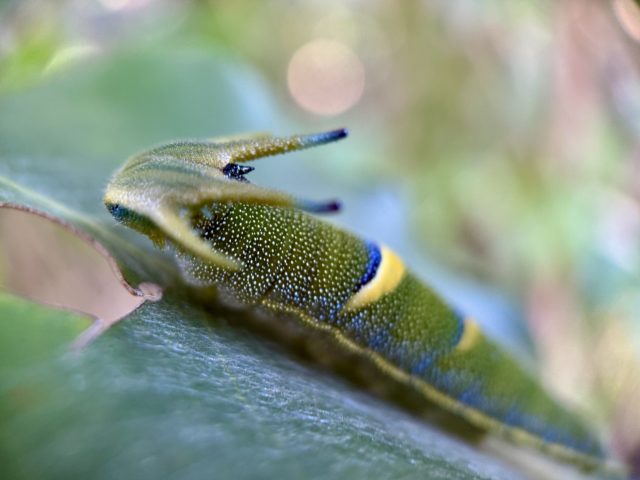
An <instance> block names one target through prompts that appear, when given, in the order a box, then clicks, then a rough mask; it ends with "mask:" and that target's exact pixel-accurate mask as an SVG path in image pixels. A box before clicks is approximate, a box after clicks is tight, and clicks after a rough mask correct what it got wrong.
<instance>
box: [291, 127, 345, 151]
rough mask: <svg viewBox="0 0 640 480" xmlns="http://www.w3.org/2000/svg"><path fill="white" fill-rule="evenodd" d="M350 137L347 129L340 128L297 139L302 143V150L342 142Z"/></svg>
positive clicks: (301, 136)
mask: <svg viewBox="0 0 640 480" xmlns="http://www.w3.org/2000/svg"><path fill="white" fill-rule="evenodd" d="M348 135H349V130H347V129H346V128H338V129H336V130H330V131H328V132H320V133H311V134H309V135H300V136H297V137H296V138H297V139H298V142H299V143H300V148H309V147H315V146H316V145H324V144H325V143H331V142H335V141H337V140H341V139H343V138H345V137H347V136H348Z"/></svg>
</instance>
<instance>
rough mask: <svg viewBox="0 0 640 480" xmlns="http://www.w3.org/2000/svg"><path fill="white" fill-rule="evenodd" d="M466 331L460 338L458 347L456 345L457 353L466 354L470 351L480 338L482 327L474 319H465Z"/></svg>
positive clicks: (463, 331)
mask: <svg viewBox="0 0 640 480" xmlns="http://www.w3.org/2000/svg"><path fill="white" fill-rule="evenodd" d="M463 328H464V330H462V337H460V341H459V342H458V345H456V348H455V351H456V352H466V351H467V350H470V349H471V348H472V347H473V346H474V345H475V344H476V343H477V341H478V339H479V338H480V333H481V332H480V327H479V326H478V324H477V323H476V322H475V320H473V319H472V318H469V317H467V318H465V319H464V326H463Z"/></svg>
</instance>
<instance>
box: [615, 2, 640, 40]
mask: <svg viewBox="0 0 640 480" xmlns="http://www.w3.org/2000/svg"><path fill="white" fill-rule="evenodd" d="M613 11H614V12H615V14H616V18H617V19H618V22H620V25H621V26H622V28H623V29H624V31H625V32H627V34H628V35H629V36H630V37H631V38H633V39H634V40H636V41H637V42H640V5H639V4H638V3H636V2H635V1H634V0H614V1H613Z"/></svg>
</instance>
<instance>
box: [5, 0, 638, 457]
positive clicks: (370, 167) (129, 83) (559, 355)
mask: <svg viewBox="0 0 640 480" xmlns="http://www.w3.org/2000/svg"><path fill="white" fill-rule="evenodd" d="M316 39H329V40H332V41H334V42H339V43H340V44H342V45H344V46H346V47H347V48H349V49H350V50H351V51H352V52H354V53H355V55H356V56H357V58H358V59H359V61H360V62H361V64H362V66H363V68H364V72H365V88H364V91H363V93H362V96H361V97H359V99H358V101H357V102H356V103H355V104H353V105H350V106H346V107H345V109H344V111H343V112H342V113H340V114H336V115H333V116H330V117H322V116H319V115H316V114H314V113H313V112H311V111H309V110H307V109H305V108H303V106H302V105H303V104H302V103H300V99H298V98H296V97H295V96H294V95H292V88H291V84H290V82H291V80H290V78H289V75H288V73H289V69H290V68H291V65H290V63H289V62H290V60H291V58H292V56H293V55H294V54H295V52H296V51H298V49H300V48H301V47H302V46H304V45H307V44H308V43H309V42H311V41H314V40H316ZM639 42H640V9H638V7H637V2H634V1H633V0H611V1H610V2H603V1H600V0H586V1H585V0H562V1H553V0H545V1H540V2H529V1H524V0H522V1H520V0H516V1H512V2H502V1H498V0H491V1H486V2H475V1H473V0H432V1H426V0H425V1H414V2H395V1H385V0H378V1H374V2H363V1H362V0H350V1H346V2H345V1H337V0H330V1H314V0H307V1H302V0H297V1H293V2H286V3H279V2H262V1H258V0H242V1H237V0H236V1H223V0H200V1H190V2H170V1H163V0H100V1H97V0H96V1H93V2H78V1H71V0H66V1H65V0H59V1H56V2H48V1H43V0H40V1H38V0H29V1H9V2H4V3H2V4H0V92H4V94H5V95H4V97H3V98H0V112H4V114H2V115H0V153H2V154H11V155H12V156H14V157H15V156H19V155H26V156H30V155H46V156H52V155H53V156H62V157H64V158H68V159H74V160H75V161H77V162H78V163H79V164H81V163H83V162H89V161H92V162H93V161H97V160H100V161H99V162H98V163H96V164H95V169H96V171H97V172H99V173H100V174H104V175H105V178H106V175H107V173H108V171H109V170H110V169H112V168H113V167H114V166H115V165H117V164H119V163H120V161H121V160H122V158H123V157H125V156H127V155H129V154H131V153H133V152H134V151H136V150H138V149H141V148H144V147H146V146H148V145H149V144H152V143H156V142H159V141H163V140H166V139H168V138H176V137H197V136H210V135H213V134H226V133H234V132H236V131H247V130H265V129H269V130H275V131H283V130H285V129H286V130H292V127H291V125H295V131H301V130H314V129H318V128H325V127H328V126H329V127H331V126H340V125H346V126H348V127H350V129H351V131H352V140H351V141H350V142H348V143H345V144H344V146H342V145H341V146H340V150H333V152H337V151H340V152H345V153H343V154H341V155H332V154H331V153H327V154H325V155H326V156H327V157H328V158H327V160H326V161H325V162H322V163H319V164H318V165H317V166H316V165H314V166H313V167H311V168H312V170H313V172H314V173H315V172H323V173H322V177H318V178H324V179H329V178H331V179H332V182H334V181H335V183H336V184H337V183H338V182H339V181H340V182H342V183H344V184H346V185H347V186H348V189H349V191H357V192H382V193H380V194H376V193H373V194H372V196H371V197H363V198H368V199H369V204H370V205H374V206H375V208H373V207H372V208H369V209H366V208H364V207H361V208H360V209H359V210H358V206H357V205H356V206H355V207H353V204H352V208H354V209H355V210H356V211H358V212H367V213H366V214H364V215H362V214H361V215H360V217H361V218H362V217H368V216H370V217H371V218H370V219H368V221H369V222H371V223H370V225H371V226H372V227H371V228H370V229H367V227H366V225H365V226H361V225H362V224H358V228H359V229H361V230H362V231H363V232H364V233H366V234H367V235H369V236H372V237H374V238H383V239H384V240H385V241H386V242H387V243H390V244H391V246H395V243H396V242H397V243H398V244H399V243H400V242H401V241H400V240H399V238H400V237H401V236H402V234H401V232H399V231H396V227H397V225H398V223H397V222H395V223H394V220H393V219H390V218H387V219H383V220H374V219H375V218H376V217H377V216H379V215H386V216H389V217H391V216H393V215H394V214H393V213H389V209H386V210H385V209H379V208H378V207H379V206H380V205H384V202H385V201H386V199H387V196H385V195H387V194H388V193H389V192H392V196H394V195H395V196H394V198H396V197H400V198H401V200H400V201H398V202H396V203H394V206H395V207H398V205H399V206H400V208H397V210H398V211H397V215H398V216H406V217H408V218H409V222H408V224H409V225H411V228H412V231H413V236H414V239H415V241H416V242H417V243H419V244H420V245H421V246H422V248H423V250H424V251H425V252H426V253H427V254H428V255H429V256H430V258H432V259H437V262H438V263H440V264H441V265H444V266H446V268H448V269H450V270H451V271H454V272H457V273H458V275H460V276H462V277H465V278H471V279H474V280H475V281H478V282H482V283H485V284H488V285H491V286H493V287H494V288H496V289H498V290H499V291H502V292H505V295H507V296H508V297H509V298H511V299H512V301H513V302H514V303H515V304H516V305H518V309H519V311H520V312H521V316H522V317H523V318H525V319H526V322H527V325H528V328H529V331H530V332H531V338H532V343H533V345H534V350H535V354H536V356H537V360H538V363H539V365H540V370H541V373H542V375H543V376H544V378H545V381H546V382H547V383H548V384H549V385H550V386H551V387H552V388H553V389H554V390H556V391H557V392H559V393H560V394H561V395H562V396H563V397H565V398H566V399H567V400H568V401H570V402H573V403H574V404H576V405H578V406H579V407H580V408H582V409H584V410H585V411H586V412H587V413H588V414H589V415H590V416H591V417H593V418H597V419H598V420H599V421H600V423H601V424H602V425H603V429H604V430H608V428H607V426H608V427H609V428H611V429H612V434H611V435H612V439H613V443H614V446H615V447H616V449H617V451H618V453H619V454H620V455H622V456H624V457H626V458H628V459H633V458H640V422H638V420H637V418H638V416H639V414H640V412H638V407H637V405H639V404H640V381H638V378H640V323H639V321H638V319H639V318H640V301H639V300H638V294H637V292H638V289H639V288H640V252H639V249H638V238H639V237H640V208H639V205H638V202H639V199H640V188H639V183H638V178H640V177H639V176H638V171H639V170H638V167H637V165H638V161H640V156H639V154H640V142H639V139H640V120H639V119H640V61H639V60H638V59H640V55H639V50H640V43H639ZM121 50H124V51H125V52H126V53H123V54H122V55H123V57H122V60H121V61H120V62H118V63H109V62H106V63H105V62H103V61H101V58H102V57H105V56H109V55H110V54H111V52H114V51H115V52H119V51H121ZM185 52H189V53H185ZM194 52H197V53H194ZM203 52H206V53H203ZM166 55H174V56H175V58H176V60H175V63H172V64H171V67H169V68H164V67H160V66H159V64H158V62H157V60H159V59H162V58H164V57H165V56H166ZM207 58H209V59H210V60H212V59H213V60H215V63H216V64H220V65H222V66H221V69H222V72H220V71H218V70H216V71H217V72H218V73H216V74H214V73H212V68H213V67H212V66H211V65H210V63H207V61H206V59H207ZM76 63H83V68H82V69H80V70H74V68H75V67H74V65H75V64H76ZM160 63H162V62H160ZM347 67H348V66H347ZM347 67H344V68H347ZM332 68H333V67H332V64H331V63H327V64H326V69H327V70H331V69H332ZM336 68H337V67H336ZM349 68H350V67H349ZM68 72H75V73H74V74H73V77H71V78H75V79H80V80H70V81H68V80H65V78H66V77H65V75H67V74H68ZM86 72H93V73H86ZM188 72H191V73H188ZM338 73H340V72H338ZM218 74H219V75H220V76H219V77H217V76H216V75H218ZM86 75H97V76H98V77H99V79H100V80H99V81H98V82H96V83H95V85H93V84H92V87H91V89H90V90H87V89H86V86H87V83H83V81H82V78H83V76H86ZM185 75H190V76H189V78H188V79H185ZM221 78H224V79H226V80H227V81H225V82H222V81H221ZM339 78H340V77H339ZM344 78H348V77H344ZM40 82H52V83H53V84H58V92H59V96H57V97H56V98H52V97H51V96H50V95H47V93H46V89H45V90H43V89H42V88H41V87H39V86H38V84H39V83H40ZM74 82H77V83H74ZM185 82H187V83H189V84H190V88H189V89H188V90H189V91H188V92H184V93H183V96H179V95H175V90H176V88H180V87H179V85H183V84H184V83H185ZM330 87H331V86H329V87H327V86H326V85H325V86H324V87H323V85H322V83H319V84H318V88H319V89H322V88H325V89H329V91H330V92H331V91H332V90H331V88H330ZM333 88H334V90H335V91H334V93H335V95H338V94H339V93H340V88H335V86H334V87H333ZM9 93H11V95H8V94H9ZM325 93H326V92H325ZM239 105H240V107H239ZM119 109H126V111H127V114H126V115H118V114H117V112H118V110H119ZM236 115H239V116H236ZM61 117H66V119H65V121H63V122H59V119H60V118H61ZM97 119H100V120H97ZM314 155H316V154H314ZM332 157H336V158H335V159H334V158H332ZM345 159H346V160H345ZM25 161H26V162H28V161H27V160H25ZM27 164H28V163H27ZM0 167H1V165H0ZM34 168H41V167H34ZM76 175H80V174H75V173H74V175H73V176H72V177H75V176H76ZM290 178H291V177H288V176H283V177H282V178H280V182H281V183H280V184H279V186H280V187H281V188H289V189H292V190H295V189H296V188H298V189H299V190H298V191H301V192H305V191H306V190H311V191H313V192H318V194H324V195H326V194H327V193H326V192H327V190H326V189H318V187H317V186H315V185H304V186H303V187H301V186H300V185H299V184H297V183H296V184H291V185H288V182H289V180H290ZM296 178H297V175H296ZM76 181H77V182H78V183H82V178H81V177H79V176H78V177H77V180H76ZM291 182H293V181H291ZM307 187H308V188H307ZM378 187H380V189H379V190H376V188H378ZM338 190H339V189H338ZM402 190H405V191H402ZM298 191H297V192H296V193H298ZM399 191H402V193H400V194H395V193H393V192H399ZM375 195H378V196H377V197H376V196H375ZM405 206H406V208H405V209H404V210H403V209H402V208H404V207H405ZM389 225H392V226H393V228H391V229H390V228H389ZM390 230H391V231H390ZM410 260H412V262H414V263H415V264H416V265H417V264H418V262H417V261H415V260H414V259H410ZM420 273H423V272H420ZM460 303H463V304H464V303H465V302H464V299H461V300H460ZM471 313H474V312H471ZM482 315H486V316H487V317H488V318H480V320H481V321H485V323H491V322H493V321H494V318H492V316H491V314H490V313H489V314H488V313H487V312H484V313H482ZM632 461H633V460H632Z"/></svg>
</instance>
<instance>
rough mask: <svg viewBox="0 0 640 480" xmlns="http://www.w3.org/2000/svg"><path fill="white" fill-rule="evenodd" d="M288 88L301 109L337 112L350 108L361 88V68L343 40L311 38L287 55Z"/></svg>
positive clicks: (333, 113) (319, 112) (355, 101)
mask: <svg viewBox="0 0 640 480" xmlns="http://www.w3.org/2000/svg"><path fill="white" fill-rule="evenodd" d="M287 82H288V85H289V91H290V92H291V95H292V96H293V98H294V99H295V101H296V102H297V103H298V105H300V106H301V107H302V108H304V109H305V110H307V111H309V112H312V113H315V114H318V115H337V114H339V113H342V112H344V111H346V110H348V109H349V108H351V107H353V106H354V105H355V104H356V103H357V102H358V100H360V97H362V93H363V91H364V82H365V74H364V67H363V65H362V62H361V61H360V59H359V58H358V56H357V55H356V54H355V53H354V52H353V50H351V49H350V48H349V47H347V46H346V45H344V44H343V43H340V42H336V41H334V40H324V39H320V40H314V41H312V42H309V43H307V44H305V45H303V46H302V47H300V48H299V49H298V50H297V51H296V52H295V53H294V54H293V56H292V57H291V61H290V62H289V68H288V72H287Z"/></svg>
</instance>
